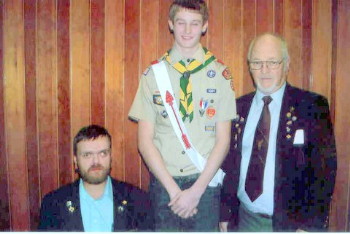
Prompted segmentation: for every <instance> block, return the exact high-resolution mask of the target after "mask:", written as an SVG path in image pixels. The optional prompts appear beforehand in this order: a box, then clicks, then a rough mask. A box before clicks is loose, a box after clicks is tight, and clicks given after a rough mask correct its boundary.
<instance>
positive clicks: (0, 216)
mask: <svg viewBox="0 0 350 234" xmlns="http://www.w3.org/2000/svg"><path fill="white" fill-rule="evenodd" d="M3 22H4V0H0V145H1V146H2V147H0V231H10V227H11V220H10V209H9V193H8V170H7V155H6V147H5V146H6V139H5V116H4V115H5V113H4V66H3V65H4V41H3V36H4V25H3Z"/></svg>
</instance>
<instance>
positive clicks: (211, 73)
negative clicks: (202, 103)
mask: <svg viewBox="0 0 350 234" xmlns="http://www.w3.org/2000/svg"><path fill="white" fill-rule="evenodd" d="M215 75H216V72H215V71H214V70H209V71H208V72H207V76H208V77H209V78H213V77H214V76H215Z"/></svg>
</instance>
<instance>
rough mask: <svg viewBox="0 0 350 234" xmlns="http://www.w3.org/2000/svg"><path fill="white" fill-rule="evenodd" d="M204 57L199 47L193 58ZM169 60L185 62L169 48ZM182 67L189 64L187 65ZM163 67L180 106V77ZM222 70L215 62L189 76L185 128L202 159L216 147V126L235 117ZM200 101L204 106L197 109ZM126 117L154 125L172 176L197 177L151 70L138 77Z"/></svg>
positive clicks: (158, 143) (232, 95)
mask: <svg viewBox="0 0 350 234" xmlns="http://www.w3.org/2000/svg"><path fill="white" fill-rule="evenodd" d="M204 54H205V53H204V50H203V48H202V47H200V48H199V49H198V50H197V52H196V53H195V55H194V58H195V59H197V60H199V61H201V62H202V63H203V62H204ZM170 58H171V61H172V62H173V63H176V62H178V61H180V60H181V59H183V60H184V61H185V58H183V57H182V56H181V55H180V53H179V52H178V51H177V50H176V49H175V48H172V50H171V52H170ZM185 63H186V65H187V64H188V62H187V61H185ZM165 64H166V66H167V70H168V72H169V77H170V81H171V85H172V88H173V91H174V94H175V100H176V101H177V104H178V106H179V94H180V77H181V76H182V75H181V74H180V73H179V72H178V71H176V70H175V69H174V68H173V67H172V66H171V65H169V63H168V62H165ZM225 69H226V66H224V65H223V64H221V63H219V62H217V61H216V60H215V61H213V62H211V63H210V64H209V65H207V66H206V67H205V68H203V69H202V70H200V71H198V72H196V73H194V74H191V76H190V79H192V86H193V89H192V97H193V106H194V117H193V120H192V122H191V123H189V121H188V118H187V119H186V121H185V126H186V129H187V132H188V134H189V137H190V140H191V142H192V144H193V145H194V146H195V148H196V149H197V151H198V152H199V153H200V154H201V155H202V156H203V157H204V158H208V157H209V155H210V153H211V150H212V149H213V147H214V145H215V123H216V122H220V121H227V120H232V119H234V118H235V117H236V102H235V93H234V91H233V90H232V89H231V85H230V81H231V80H230V79H229V78H224V76H223V74H225V72H227V71H228V70H225ZM226 77H227V76H226ZM201 101H202V103H207V104H206V105H204V104H202V106H200V103H201ZM205 106H206V109H205V108H204V107H205ZM129 117H130V118H131V119H133V120H135V121H138V120H146V121H149V122H151V123H153V124H154V131H155V134H154V141H153V142H154V144H155V146H156V147H157V149H158V150H159V152H160V154H161V155H162V157H163V160H164V162H165V165H166V167H167V169H168V171H169V173H170V174H171V175H172V176H187V175H192V174H195V173H199V171H198V170H197V168H196V167H195V166H194V165H193V164H192V162H191V160H190V159H189V157H188V156H187V155H186V153H185V152H184V151H183V148H182V146H181V144H180V142H179V139H178V138H177V136H176V135H175V132H174V130H173V127H172V125H171V122H170V120H169V117H168V115H167V112H166V110H165V107H164V105H163V102H162V98H161V96H160V93H159V89H158V87H157V83H156V80H155V78H154V73H153V71H152V69H150V68H148V69H147V70H146V71H145V72H144V74H143V75H142V77H141V80H140V84H139V88H138V90H137V93H136V96H135V99H134V102H133V104H132V106H131V109H130V112H129Z"/></svg>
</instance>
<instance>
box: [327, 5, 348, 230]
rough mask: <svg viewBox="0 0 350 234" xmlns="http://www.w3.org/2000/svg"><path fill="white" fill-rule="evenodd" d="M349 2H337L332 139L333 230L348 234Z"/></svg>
mask: <svg viewBox="0 0 350 234" xmlns="http://www.w3.org/2000/svg"><path fill="white" fill-rule="evenodd" d="M349 25H350V2H349V1H347V0H338V1H337V43H336V48H335V49H336V50H337V52H336V53H337V61H336V76H335V79H336V80H335V103H334V105H335V113H336V114H335V136H336V142H337V159H338V170H337V178H336V179H337V180H336V187H335V193H334V203H333V207H332V208H333V211H334V212H333V217H332V219H331V221H333V222H334V223H332V222H331V227H332V231H349V179H350V178H349V177H350V173H349V162H350V160H349V154H350V148H349V142H350V141H349V140H350V131H349V130H348V128H349V126H350V105H349V104H348V100H349V98H350V92H349V87H350V80H349V74H350V51H349V49H347V48H349V40H350V28H349Z"/></svg>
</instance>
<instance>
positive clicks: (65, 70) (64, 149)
mask: <svg viewBox="0 0 350 234" xmlns="http://www.w3.org/2000/svg"><path fill="white" fill-rule="evenodd" d="M69 7H70V0H59V1H57V101H58V103H57V105H58V107H57V111H58V113H57V114H58V135H57V138H58V158H59V185H64V184H67V183H69V182H71V181H72V180H73V178H74V176H73V157H72V152H71V148H72V147H71V145H72V143H71V118H70V116H71V115H70V112H71V110H70V101H71V96H70V77H69V74H70V64H69V51H70V41H69V39H70V37H69V35H70V34H69V19H70V17H69V13H70V10H69Z"/></svg>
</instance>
